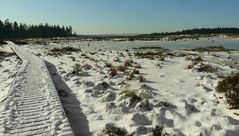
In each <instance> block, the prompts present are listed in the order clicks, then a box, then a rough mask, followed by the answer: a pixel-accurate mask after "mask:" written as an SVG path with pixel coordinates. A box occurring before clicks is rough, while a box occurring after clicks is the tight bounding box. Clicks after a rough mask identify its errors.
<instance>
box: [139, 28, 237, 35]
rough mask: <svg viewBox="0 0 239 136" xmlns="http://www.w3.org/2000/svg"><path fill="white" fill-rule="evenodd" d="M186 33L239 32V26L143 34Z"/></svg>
mask: <svg viewBox="0 0 239 136" xmlns="http://www.w3.org/2000/svg"><path fill="white" fill-rule="evenodd" d="M185 34H206V35H208V34H239V28H234V27H232V28H223V27H218V28H194V29H188V30H182V31H177V32H162V33H151V34H142V35H141V36H147V35H148V36H168V35H185Z"/></svg>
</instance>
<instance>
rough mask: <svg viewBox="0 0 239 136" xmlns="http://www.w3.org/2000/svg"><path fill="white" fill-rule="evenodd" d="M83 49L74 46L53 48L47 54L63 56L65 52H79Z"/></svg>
mask: <svg viewBox="0 0 239 136" xmlns="http://www.w3.org/2000/svg"><path fill="white" fill-rule="evenodd" d="M79 51H81V49H78V48H73V47H64V48H53V49H51V50H49V51H48V52H47V55H53V56H61V55H63V54H71V53H72V52H79Z"/></svg>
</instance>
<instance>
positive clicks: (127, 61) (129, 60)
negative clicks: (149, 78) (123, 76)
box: [124, 59, 134, 67]
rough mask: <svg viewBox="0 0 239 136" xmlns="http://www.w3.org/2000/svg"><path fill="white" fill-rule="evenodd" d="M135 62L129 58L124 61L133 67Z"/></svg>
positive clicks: (127, 65)
mask: <svg viewBox="0 0 239 136" xmlns="http://www.w3.org/2000/svg"><path fill="white" fill-rule="evenodd" d="M133 62H134V61H133V60H131V59H127V60H125V61H124V66H126V67H131V66H133Z"/></svg>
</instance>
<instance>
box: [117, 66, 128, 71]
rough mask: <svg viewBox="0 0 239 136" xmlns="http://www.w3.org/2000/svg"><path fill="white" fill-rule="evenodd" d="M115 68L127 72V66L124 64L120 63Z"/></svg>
mask: <svg viewBox="0 0 239 136" xmlns="http://www.w3.org/2000/svg"><path fill="white" fill-rule="evenodd" d="M115 69H116V70H117V71H120V72H125V70H126V69H127V68H126V67H125V66H124V65H119V66H116V67H115Z"/></svg>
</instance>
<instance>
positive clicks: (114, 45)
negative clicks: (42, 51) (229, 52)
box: [79, 39, 239, 50]
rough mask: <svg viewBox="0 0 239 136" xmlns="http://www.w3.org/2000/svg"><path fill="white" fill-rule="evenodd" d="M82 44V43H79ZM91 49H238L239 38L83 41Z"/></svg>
mask: <svg viewBox="0 0 239 136" xmlns="http://www.w3.org/2000/svg"><path fill="white" fill-rule="evenodd" d="M79 44H82V43H79ZM84 44H87V45H90V46H87V47H86V48H91V49H110V50H126V49H133V48H139V47H144V46H149V47H150V46H153V47H163V48H168V49H182V48H196V47H207V46H224V47H225V48H229V49H237V50H239V39H200V40H178V41H120V42H114V41H97V42H87V43H86V42H84Z"/></svg>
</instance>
